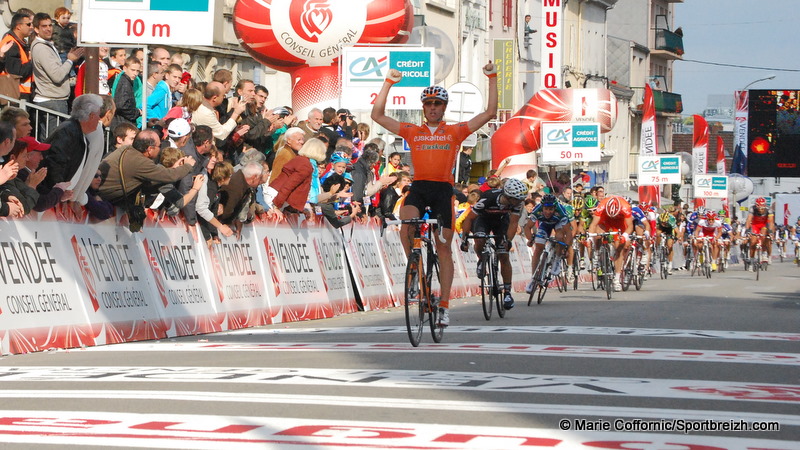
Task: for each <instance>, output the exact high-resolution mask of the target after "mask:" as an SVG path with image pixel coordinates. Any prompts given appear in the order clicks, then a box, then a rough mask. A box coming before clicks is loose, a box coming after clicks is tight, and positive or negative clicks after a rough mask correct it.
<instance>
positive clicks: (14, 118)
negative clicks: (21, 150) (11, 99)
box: [0, 106, 33, 139]
mask: <svg viewBox="0 0 800 450" xmlns="http://www.w3.org/2000/svg"><path fill="white" fill-rule="evenodd" d="M0 121H3V122H8V123H10V124H11V126H12V127H14V129H15V130H16V131H17V134H16V136H17V139H19V138H21V137H25V136H30V135H31V131H33V126H31V118H30V116H29V115H28V112H27V111H25V110H24V109H22V108H17V107H16V106H6V107H5V108H3V111H2V112H0Z"/></svg>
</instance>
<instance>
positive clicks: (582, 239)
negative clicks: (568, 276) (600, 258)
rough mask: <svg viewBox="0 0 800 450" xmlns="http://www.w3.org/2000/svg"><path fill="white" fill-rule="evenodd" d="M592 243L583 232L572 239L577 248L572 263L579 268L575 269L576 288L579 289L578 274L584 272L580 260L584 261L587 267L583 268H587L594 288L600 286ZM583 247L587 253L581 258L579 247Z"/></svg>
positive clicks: (594, 289)
mask: <svg viewBox="0 0 800 450" xmlns="http://www.w3.org/2000/svg"><path fill="white" fill-rule="evenodd" d="M591 244H592V243H591V241H590V240H589V239H588V235H587V234H586V233H581V234H579V235H577V236H575V239H573V240H572V246H573V247H574V248H575V249H576V250H575V257H574V258H573V263H572V265H573V266H577V269H576V271H575V282H574V283H575V289H576V290H577V289H578V276H579V275H580V273H581V272H582V270H581V266H580V260H582V261H584V264H585V267H584V268H583V270H585V271H586V273H587V274H588V275H589V279H590V281H591V283H592V290H593V291H596V290H597V289H598V287H599V283H598V281H597V272H596V271H595V266H594V257H593V256H594V255H593V249H592V245H591ZM581 248H583V249H585V253H584V256H582V257H581V258H580V260H579V258H578V255H579V254H580V253H579V249H581Z"/></svg>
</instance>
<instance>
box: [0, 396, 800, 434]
mask: <svg viewBox="0 0 800 450" xmlns="http://www.w3.org/2000/svg"><path fill="white" fill-rule="evenodd" d="M0 398H6V399H19V398H22V399H96V400H110V399H114V400H142V401H153V400H162V401H171V402H210V403H214V402H219V403H254V404H284V405H317V406H320V405H322V406H335V407H337V408H344V407H348V408H365V407H367V408H383V409H398V410H401V409H409V410H415V411H416V410H422V409H425V410H430V411H458V412H498V413H509V414H533V415H537V416H538V415H545V414H549V415H559V416H576V415H580V416H585V417H586V416H588V417H610V418H612V419H613V418H618V417H627V418H631V419H642V418H648V419H657V420H659V419H660V420H688V421H702V420H712V421H715V422H724V421H730V420H733V421H737V422H738V421H757V422H776V423H779V424H780V425H781V427H784V426H791V427H797V426H800V416H796V415H781V414H764V413H752V412H746V411H745V412H738V411H709V410H705V411H704V410H699V411H698V410H681V409H663V408H627V407H617V406H589V405H574V404H553V403H503V402H493V403H487V402H470V401H454V400H438V399H437V400H425V399H419V398H418V399H402V398H388V397H352V396H347V397H345V396H337V395H302V394H262V393H258V392H211V391H206V392H200V391H183V390H182V391H134V390H119V391H109V390H96V389H92V390H77V389H70V390H48V389H40V390H19V389H15V390H13V391H0Z"/></svg>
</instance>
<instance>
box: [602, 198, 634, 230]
mask: <svg viewBox="0 0 800 450" xmlns="http://www.w3.org/2000/svg"><path fill="white" fill-rule="evenodd" d="M613 197H614V196H609V197H606V198H604V199H603V200H602V201H601V202H600V204H599V205H597V209H595V210H594V215H595V217H600V222H598V225H600V227H601V228H603V229H605V230H607V231H619V232H621V233H623V232H625V219H627V218H630V217H633V212H632V211H631V204H630V203H628V202H627V201H625V199H623V198H619V201H620V204H621V205H622V209H621V211H620V213H619V214H617V217H614V218H611V217H608V214H606V204H608V201H609V200H611V199H612V198H613Z"/></svg>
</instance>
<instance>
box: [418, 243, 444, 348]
mask: <svg viewBox="0 0 800 450" xmlns="http://www.w3.org/2000/svg"><path fill="white" fill-rule="evenodd" d="M425 282H426V283H427V285H428V286H427V287H428V289H427V291H428V296H429V297H428V306H429V308H430V314H429V315H428V320H429V322H428V323H429V325H430V327H431V336H432V337H433V342H436V343H439V342H442V336H443V335H444V327H443V326H441V325H439V299H440V298H441V296H442V284H441V279H440V278H439V257H437V256H436V254H435V253H433V251H432V250H431V251H430V252H429V253H428V274H427V276H426V277H425ZM421 328H422V327H420V332H421Z"/></svg>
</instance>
